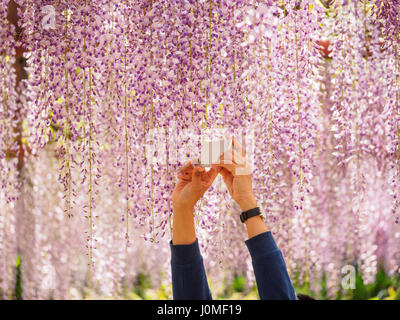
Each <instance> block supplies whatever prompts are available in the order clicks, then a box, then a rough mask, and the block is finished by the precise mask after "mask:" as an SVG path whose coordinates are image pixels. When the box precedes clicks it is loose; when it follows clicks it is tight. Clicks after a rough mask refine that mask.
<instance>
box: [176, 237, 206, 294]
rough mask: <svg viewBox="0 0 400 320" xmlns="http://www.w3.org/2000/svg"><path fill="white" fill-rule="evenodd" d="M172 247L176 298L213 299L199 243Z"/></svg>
mask: <svg viewBox="0 0 400 320" xmlns="http://www.w3.org/2000/svg"><path fill="white" fill-rule="evenodd" d="M169 245H170V248H171V275H172V294H173V298H174V300H211V299H212V297H211V292H210V288H209V287H208V283H207V276H206V271H205V269H204V264H203V258H202V256H201V254H200V248H199V243H198V241H197V239H196V241H195V242H194V243H192V244H188V245H173V244H172V241H170V243H169Z"/></svg>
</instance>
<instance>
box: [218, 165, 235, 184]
mask: <svg viewBox="0 0 400 320" xmlns="http://www.w3.org/2000/svg"><path fill="white" fill-rule="evenodd" d="M219 173H220V174H221V176H222V178H223V179H224V181H225V184H226V185H227V187H228V189H229V188H230V186H231V185H232V183H233V175H232V173H231V172H230V171H229V170H227V169H225V168H222V167H221V170H220V172H219Z"/></svg>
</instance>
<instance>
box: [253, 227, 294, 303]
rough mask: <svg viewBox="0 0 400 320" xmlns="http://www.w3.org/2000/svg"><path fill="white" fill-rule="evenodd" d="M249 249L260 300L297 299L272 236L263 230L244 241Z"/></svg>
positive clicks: (280, 253)
mask: <svg viewBox="0 0 400 320" xmlns="http://www.w3.org/2000/svg"><path fill="white" fill-rule="evenodd" d="M245 243H246V246H247V248H248V249H249V252H250V255H251V259H252V263H253V269H254V274H255V277H256V282H257V289H258V293H259V295H260V298H261V299H262V300H297V296H296V293H295V291H294V288H293V285H292V282H291V281H290V278H289V274H288V272H287V269H286V264H285V260H284V259H283V256H282V252H281V251H280V250H279V248H278V246H277V245H276V243H275V240H274V238H273V236H272V233H271V232H270V231H269V232H264V233H261V234H259V235H257V236H255V237H253V238H250V239H248V240H246V241H245Z"/></svg>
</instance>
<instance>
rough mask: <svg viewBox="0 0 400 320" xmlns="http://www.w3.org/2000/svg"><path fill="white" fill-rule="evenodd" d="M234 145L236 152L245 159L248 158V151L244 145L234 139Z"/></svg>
mask: <svg viewBox="0 0 400 320" xmlns="http://www.w3.org/2000/svg"><path fill="white" fill-rule="evenodd" d="M232 145H233V149H234V150H236V151H237V152H238V153H239V154H241V155H242V156H243V157H246V149H245V148H243V146H242V144H241V143H240V142H239V140H238V139H235V138H232Z"/></svg>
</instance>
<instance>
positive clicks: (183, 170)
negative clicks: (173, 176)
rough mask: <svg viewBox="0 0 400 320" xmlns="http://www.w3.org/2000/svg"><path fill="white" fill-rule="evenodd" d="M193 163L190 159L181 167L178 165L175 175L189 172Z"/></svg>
mask: <svg viewBox="0 0 400 320" xmlns="http://www.w3.org/2000/svg"><path fill="white" fill-rule="evenodd" d="M193 168H194V167H193V164H192V162H191V161H188V162H186V164H185V165H184V166H183V167H180V168H179V169H178V170H177V172H176V173H177V175H180V174H182V175H184V174H187V173H188V172H189V173H191V171H192V170H193Z"/></svg>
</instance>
